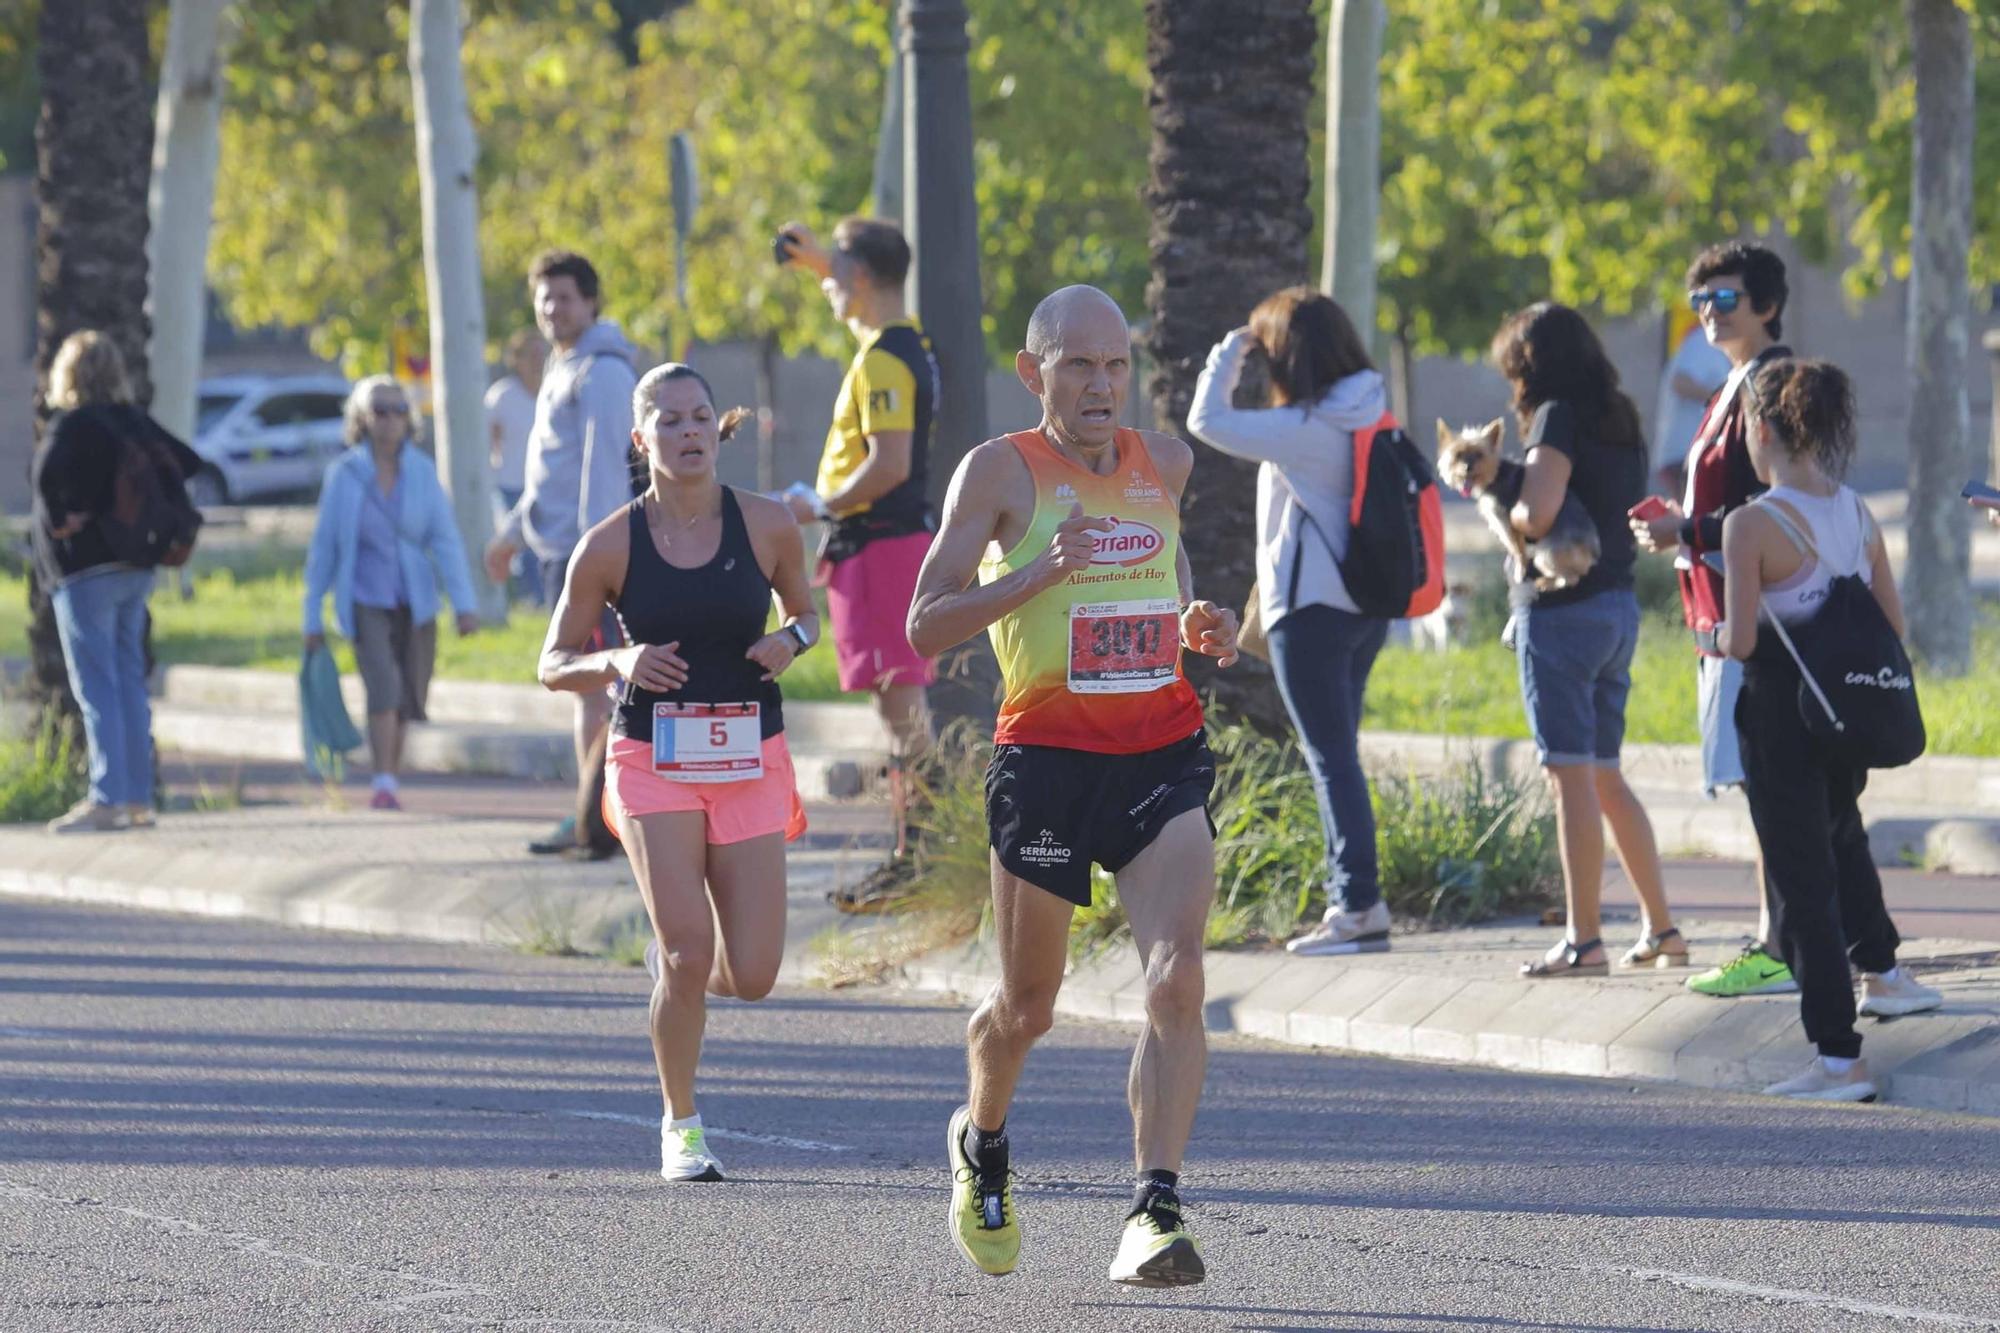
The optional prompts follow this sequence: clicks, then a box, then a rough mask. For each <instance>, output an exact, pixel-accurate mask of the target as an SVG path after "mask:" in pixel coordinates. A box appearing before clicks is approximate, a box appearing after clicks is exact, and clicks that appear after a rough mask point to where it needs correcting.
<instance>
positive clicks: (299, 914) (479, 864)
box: [0, 807, 881, 983]
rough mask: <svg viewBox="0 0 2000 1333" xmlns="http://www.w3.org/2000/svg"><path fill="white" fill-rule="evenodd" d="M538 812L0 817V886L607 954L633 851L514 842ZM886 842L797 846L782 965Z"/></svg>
mask: <svg viewBox="0 0 2000 1333" xmlns="http://www.w3.org/2000/svg"><path fill="white" fill-rule="evenodd" d="M545 829H546V824H545V822H544V821H541V820H509V819H488V820H466V819H455V818H450V817H439V816H423V815H410V814H383V813H380V812H376V811H363V810H334V809H311V810H302V809H299V808H296V807H264V808H259V809H252V810H239V811H229V812H224V813H218V814H205V815H182V816H176V817H174V818H173V819H171V820H167V821H164V822H163V823H162V824H161V825H160V827H159V828H157V829H153V830H149V831H144V832H124V833H114V834H98V835H76V836H67V837H54V836H50V835H48V834H46V833H43V832H41V831H40V830H33V831H30V830H25V829H20V828H18V827H16V828H5V829H0V896H14V897H29V898H42V899H49V900H53V901H56V902H71V903H90V904H95V905H98V906H108V907H126V908H140V909H143V910H147V911H157V912H182V913H187V914H190V915H195V916H212V917H227V918H240V919H245V920H256V921H270V922H276V923H278V924H281V925H288V926H303V927H307V928H309V929H315V930H342V931H352V932H355V933H358V934H366V935H394V936H400V937H404V938H410V939H424V940H438V941H442V942H446V943H454V944H489V945H496V946H500V947H520V948H525V947H530V945H531V944H532V943H533V942H534V941H536V940H538V939H539V940H543V941H550V940H556V939H567V940H569V941H571V942H572V943H573V944H574V945H575V946H576V947H578V948H581V949H584V950H585V951H590V950H601V949H603V948H604V947H605V946H606V945H608V944H609V943H611V942H612V941H613V940H614V939H615V938H617V936H618V935H620V934H621V933H622V932H623V931H624V930H626V929H627V928H629V927H632V926H643V924H644V920H645V911H644V907H643V906H642V904H641V902H640V900H639V897H638V894H637V892H636V891H635V890H634V888H633V885H632V872H631V870H630V868H629V867H628V866H627V865H626V863H625V860H624V859H623V858H622V857H614V858H612V859H611V860H608V861H601V862H595V863H581V864H580V863H576V862H567V861H561V860H557V859H555V858H552V857H530V856H528V855H526V854H525V853H524V852H522V851H520V850H519V849H520V848H521V847H522V846H523V845H524V844H525V843H526V841H527V840H528V838H529V837H531V836H533V835H535V834H538V833H541V832H544V831H545ZM880 855H881V853H880V852H879V851H876V852H873V853H870V852H868V851H866V850H860V851H856V850H850V849H847V848H845V847H842V846H837V845H835V846H826V845H819V846H815V845H811V844H810V843H808V844H804V845H800V846H795V847H794V848H793V849H792V850H791V852H790V853H789V856H788V859H787V868H788V877H789V881H790V899H791V902H790V918H791V925H792V928H793V938H791V939H788V941H787V948H786V959H785V964H784V967H783V969H782V970H781V972H780V976H781V978H782V979H784V980H786V981H788V982H791V983H802V982H804V981H805V980H807V977H806V974H805V961H806V960H805V958H804V945H805V943H806V941H807V940H809V939H810V938H811V935H812V934H815V933H817V932H818V931H819V930H820V929H822V928H824V926H826V925H827V924H830V923H831V922H832V921H833V920H834V919H835V913H834V912H833V909H832V908H830V907H827V906H825V904H824V901H823V899H824V894H825V891H826V889H827V888H829V887H830V886H831V885H832V884H833V883H834V882H835V881H836V880H837V879H853V878H855V877H858V876H859V875H860V874H862V873H865V871H866V870H867V869H869V868H870V867H871V866H873V865H874V863H875V862H876V861H877V860H879V859H880Z"/></svg>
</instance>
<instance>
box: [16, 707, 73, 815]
mask: <svg viewBox="0 0 2000 1333" xmlns="http://www.w3.org/2000/svg"><path fill="white" fill-rule="evenodd" d="M88 786H89V779H88V776H87V775H86V774H85V772H84V765H83V756H81V755H78V754H73V753H71V751H70V745H69V739H68V737H67V736H66V735H65V734H63V732H62V730H61V729H60V728H59V727H56V726H53V725H45V726H44V727H43V728H42V729H41V732H40V734H38V735H36V736H35V737H34V738H33V739H31V740H16V739H14V738H12V737H0V824H21V823H41V822H42V821H45V820H50V819H54V818H55V817H56V816H57V815H60V814H62V813H63V812H64V811H66V810H68V809H69V808H70V807H71V806H73V805H75V804H76V803H77V802H78V801H80V800H82V799H83V794H84V791H85V790H86V788H87V787H88Z"/></svg>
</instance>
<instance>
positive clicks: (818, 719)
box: [153, 534, 2000, 875]
mask: <svg viewBox="0 0 2000 1333" xmlns="http://www.w3.org/2000/svg"><path fill="white" fill-rule="evenodd" d="M1995 535H1996V536H2000V534H1995ZM342 688H343V690H344V692H345V693H346V695H347V696H348V707H349V710H350V711H351V712H355V713H357V714H358V713H359V711H360V709H361V702H362V700H361V682H360V680H359V679H358V678H354V677H349V678H347V679H345V680H344V681H343V682H342ZM429 711H430V716H431V720H430V722H429V723H427V724H423V725H419V726H416V727H413V728H411V730H410V733H409V737H408V740H407V741H406V743H405V747H404V761H405V765H404V766H405V768H406V770H408V771H411V772H417V773H425V772H428V773H446V774H484V775H487V776H492V777H508V778H518V779H525V780H535V781H566V780H569V779H570V778H571V777H572V775H573V773H574V770H575V767H576V761H575V749H574V742H573V741H572V739H571V736H570V701H569V700H568V699H567V698H564V697H561V696H558V695H554V694H550V693H549V692H548V691H546V690H543V689H541V688H540V687H538V686H533V685H504V684H490V683H481V682H476V681H438V682H436V683H434V684H433V685H432V687H431V694H430V704H429ZM153 734H154V737H155V738H156V739H157V740H158V742H159V744H160V747H161V749H162V750H164V751H180V752H199V753H204V754H210V755H228V756H233V757H236V758H239V759H243V760H246V761H268V762H285V761H290V762H292V763H297V762H299V760H300V758H301V751H300V742H299V723H298V682H297V680H296V678H295V677H294V676H292V675H291V674H290V673H285V672H275V671H251V670H243V669H238V668H225V667H199V666H173V667H168V668H166V669H165V670H164V671H163V672H162V673H161V687H160V698H159V700H158V701H157V702H156V703H155V705H154V710H153ZM785 734H786V737H787V739H788V740H789V741H790V743H791V747H792V755H793V760H794V763H795V764H796V765H797V768H798V773H799V790H800V791H801V792H802V793H804V794H805V795H806V797H807V799H819V798H822V797H825V798H831V799H835V800H844V799H848V798H851V797H854V796H859V795H879V794H880V781H879V778H880V774H881V773H882V771H883V764H884V762H885V758H884V755H883V753H882V750H881V746H882V732H881V724H880V723H879V722H878V721H877V720H876V718H875V715H874V713H873V712H872V711H871V710H870V709H869V708H868V706H867V705H865V704H851V703H807V702H803V701H787V703H786V704H785ZM1361 753H1362V760H1363V762H1364V763H1366V764H1367V765H1368V766H1369V767H1371V768H1373V769H1376V770H1379V771H1386V772H1396V773H1413V774H1416V775H1418V776H1436V775H1439V774H1442V773H1445V772H1448V771H1450V770H1451V769H1453V768H1454V767H1456V766H1458V765H1460V764H1463V763H1466V762H1468V761H1470V762H1472V763H1476V764H1478V765H1479V766H1480V767H1481V768H1482V769H1483V770H1484V771H1485V772H1487V773H1488V774H1489V775H1495V776H1497V775H1500V774H1502V773H1506V774H1511V775H1513V776H1514V777H1517V778H1520V779H1523V780H1526V781H1530V782H1539V781H1540V780H1541V779H1540V773H1539V769H1538V768H1537V766H1536V763H1535V752H1534V746H1533V744H1532V743H1531V742H1529V741H1524V740H1503V739H1500V738H1497V737H1490V736H1442V735H1421V734H1411V733H1403V732H1376V731H1368V732H1363V733H1362V735H1361ZM1625 771H1626V774H1627V776H1628V777H1629V778H1630V779H1631V782H1632V785H1633V787H1634V789H1635V790H1636V791H1637V792H1638V794H1639V797H1640V799H1641V800H1642V801H1643V802H1644V803H1645V805H1646V810H1647V813H1648V814H1650V815H1651V816H1652V819H1653V826H1654V830H1655V832H1656V834H1657V835H1658V838H1659V843H1660V847H1661V848H1662V849H1663V850H1664V851H1666V852H1667V853H1669V854H1670V855H1672V854H1681V855H1695V856H1722V857H1732V858H1739V859H1741V858H1748V857H1751V856H1754V855H1755V854H1756V846H1757V840H1756V833H1755V831H1754V830H1753V829H1752V828H1751V826H1750V813H1749V810H1748V808H1747V807H1746V806H1745V805H1744V803H1743V798H1742V795H1741V794H1740V793H1732V794H1728V795H1725V796H1724V797H1723V798H1722V799H1721V800H1719V801H1709V800H1706V799H1704V798H1703V797H1702V796H1701V795H1700V790H1701V758H1700V752H1699V751H1698V750H1697V749H1696V748H1695V747H1694V746H1687V745H1630V746H1627V747H1626V751H1625ZM1862 806H1863V810H1864V812H1865V813H1866V814H1867V816H1868V819H1869V829H1870V832H1871V834H1872V835H1873V837H1874V840H1875V856H1876V861H1877V863H1878V864H1881V865H1884V866H1902V865H1912V864H1915V865H1923V866H1928V867H1931V868H1934V869H1949V870H1952V871H1955V872H1958V873H1960V874H1975V875H2000V759H1974V758H1969V757H1965V756H1960V755H1926V756H1925V757H1924V758H1922V759H1919V760H1918V761H1917V762H1916V763H1914V764H1911V765H1909V766H1908V767H1907V768H1900V769H1895V770H1892V771H1888V772H1882V773H1877V774H1874V775H1872V777H1871V779H1870V782H1869V787H1868V794H1867V795H1866V796H1865V797H1864V798H1863V800H1862Z"/></svg>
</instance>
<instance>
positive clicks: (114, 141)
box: [28, 0, 153, 755]
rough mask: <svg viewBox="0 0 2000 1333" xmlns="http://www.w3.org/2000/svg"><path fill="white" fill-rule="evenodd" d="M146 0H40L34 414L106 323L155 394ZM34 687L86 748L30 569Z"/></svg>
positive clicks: (138, 387)
mask: <svg viewBox="0 0 2000 1333" xmlns="http://www.w3.org/2000/svg"><path fill="white" fill-rule="evenodd" d="M150 9H151V5H150V4H148V3H147V0H63V3H60V4H56V3H50V4H44V5H43V6H42V12H41V21H40V27H39V30H38V35H37V44H38V47H37V53H36V66H37V72H38V74H39V75H40V79H41V97H42V102H41V112H40V115H39V118H38V119H37V120H36V122H35V203H36V223H35V253H36V268H35V403H34V407H35V420H36V426H37V432H38V433H39V430H40V426H41V423H42V422H44V421H46V420H47V417H48V387H49V383H48V374H49V363H50V362H51V361H53V360H54V359H55V354H56V349H57V348H58V347H60V346H61V345H62V342H63V340H64V339H65V338H67V337H69V335H70V334H72V333H76V332H78V331H79V330H82V329H101V330H103V331H104V332H105V334H106V335H108V336H109V337H110V338H111V339H112V340H113V341H114V342H116V343H117V344H118V348H119V350H120V351H121V352H123V353H124V354H125V365H126V371H127V373H128V374H129V376H130V378H131V384H132V392H133V395H134V397H135V399H136V400H137V401H138V402H140V403H142V404H143V403H146V402H149V401H150V400H151V397H152V381H151V377H150V376H149V374H148V371H147V361H146V332H147V325H146V183H147V178H148V176H149V175H150V174H151V166H152V147H153V88H152V70H151V68H150V64H149V53H148V51H147V46H146V30H147V18H148V11H149V10H150ZM28 607H29V613H30V617H31V619H30V623H29V628H28V639H29V645H30V649H31V655H32V657H33V665H34V670H33V673H32V677H31V680H30V689H31V691H32V695H33V698H34V700H35V702H36V704H37V705H38V711H40V712H41V713H42V715H43V716H44V717H47V716H48V715H49V714H50V713H52V712H53V713H54V714H56V715H57V716H59V717H61V718H63V719H64V720H66V723H67V725H68V726H69V728H70V734H71V736H72V738H73V739H74V740H75V742H76V744H75V751H74V752H75V753H76V754H78V755H81V754H82V753H83V746H82V737H81V730H80V727H78V725H77V721H76V702H75V700H73V699H72V698H71V697H70V693H69V681H68V676H67V673H66V671H65V669H64V666H63V655H62V642H61V640H60V639H59V638H58V637H57V634H56V626H55V616H54V612H53V610H52V609H51V607H50V605H49V600H48V596H47V593H46V591H45V590H44V589H43V588H42V587H41V586H40V583H39V580H38V579H36V578H35V576H34V575H33V574H32V573H30V575H29V578H28Z"/></svg>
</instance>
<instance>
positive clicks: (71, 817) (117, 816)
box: [49, 797, 125, 833]
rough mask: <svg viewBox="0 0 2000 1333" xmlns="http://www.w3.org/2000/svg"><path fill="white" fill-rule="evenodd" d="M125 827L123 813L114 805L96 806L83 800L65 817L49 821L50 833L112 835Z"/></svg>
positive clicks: (89, 801)
mask: <svg viewBox="0 0 2000 1333" xmlns="http://www.w3.org/2000/svg"><path fill="white" fill-rule="evenodd" d="M124 827H125V812H124V811H123V810H121V809H120V808H119V807H117V806H115V805H98V804H97V803H96V802H94V801H92V800H90V799H89V798H87V797H86V798H85V799H83V800H81V801H78V802H77V803H76V804H75V805H74V806H72V807H70V811H69V813H68V814H66V815H58V816H57V817H56V818H54V819H51V820H50V821H49V832H51V833H114V832H116V831H117V830H119V829H122V828H124Z"/></svg>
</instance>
